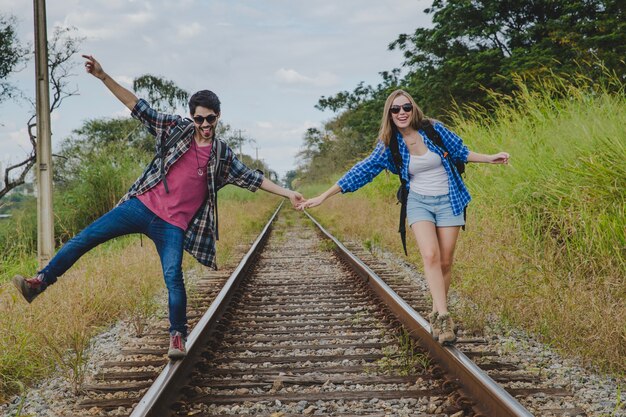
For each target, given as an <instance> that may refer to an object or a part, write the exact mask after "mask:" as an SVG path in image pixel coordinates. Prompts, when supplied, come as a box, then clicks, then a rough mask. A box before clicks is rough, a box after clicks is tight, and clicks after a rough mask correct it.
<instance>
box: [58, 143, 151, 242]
mask: <svg viewBox="0 0 626 417" xmlns="http://www.w3.org/2000/svg"><path fill="white" fill-rule="evenodd" d="M148 158H149V155H148V154H146V153H144V152H141V151H140V150H136V149H133V148H130V149H129V148H128V147H126V146H123V145H121V144H109V145H105V146H103V147H101V148H98V149H96V150H94V151H92V152H89V153H85V154H83V155H81V158H80V162H79V165H78V166H77V168H76V169H75V171H74V172H73V176H72V177H71V179H70V181H68V182H67V183H66V184H65V185H64V186H63V187H61V188H60V189H59V190H58V191H59V192H57V193H55V197H56V198H55V207H56V208H55V211H56V213H57V221H56V223H55V229H56V232H55V235H56V238H57V240H58V241H59V242H63V241H65V240H67V239H68V238H70V237H72V236H73V235H74V234H75V233H77V232H78V231H79V230H81V229H83V228H84V227H85V226H87V225H88V224H89V223H91V222H93V221H94V220H96V219H97V218H98V217H100V216H102V215H103V214H105V213H106V212H108V211H109V210H111V209H112V208H113V207H115V205H116V204H117V203H118V201H119V199H120V198H121V197H122V195H124V194H125V193H126V191H127V190H128V187H129V186H130V185H131V184H132V183H133V182H134V181H135V180H136V179H137V178H138V177H139V175H140V174H141V172H142V170H143V168H144V166H145V165H146V164H147V162H148V160H149V159H148Z"/></svg>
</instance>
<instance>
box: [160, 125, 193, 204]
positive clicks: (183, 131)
mask: <svg viewBox="0 0 626 417" xmlns="http://www.w3.org/2000/svg"><path fill="white" fill-rule="evenodd" d="M190 130H193V121H192V120H190V119H183V120H181V121H180V122H179V123H177V124H176V126H174V127H173V128H172V129H171V130H170V133H169V135H167V138H165V139H164V138H161V146H159V150H158V152H157V156H158V157H159V158H161V181H163V187H165V192H166V193H167V194H169V193H170V190H169V188H168V187H167V180H166V179H165V155H167V151H168V150H169V149H170V148H171V147H172V146H174V145H175V144H176V143H177V142H178V141H179V140H180V139H181V138H183V137H184V136H185V135H187V134H188V133H189V131H190Z"/></svg>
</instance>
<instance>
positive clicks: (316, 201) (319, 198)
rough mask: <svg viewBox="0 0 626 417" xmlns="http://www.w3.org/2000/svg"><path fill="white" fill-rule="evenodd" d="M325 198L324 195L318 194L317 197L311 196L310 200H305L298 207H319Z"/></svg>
mask: <svg viewBox="0 0 626 417" xmlns="http://www.w3.org/2000/svg"><path fill="white" fill-rule="evenodd" d="M324 200H325V198H323V197H322V196H317V197H314V198H310V199H308V200H305V201H303V202H302V203H300V204H299V205H298V206H297V207H296V208H297V209H298V210H304V209H305V208H311V207H317V206H319V205H320V204H322V203H323V202H324Z"/></svg>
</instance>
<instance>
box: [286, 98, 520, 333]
mask: <svg viewBox="0 0 626 417" xmlns="http://www.w3.org/2000/svg"><path fill="white" fill-rule="evenodd" d="M424 123H431V124H432V125H433V127H434V129H435V130H436V131H437V133H438V134H439V136H440V137H441V139H442V141H443V144H444V146H445V147H446V149H447V152H448V153H449V155H448V154H446V153H445V152H444V151H443V150H442V149H441V148H440V147H438V146H436V145H435V144H434V143H433V140H434V138H432V137H428V135H427V133H426V130H429V131H431V132H432V130H431V129H426V130H425V129H423V128H422V127H426V125H425V124H424ZM431 136H433V135H432V133H431ZM392 141H397V144H398V149H399V152H400V155H401V156H402V158H401V159H402V167H401V173H400V174H401V178H402V179H403V180H404V181H405V182H406V187H407V189H408V202H407V220H408V224H409V226H410V227H411V230H413V234H414V235H415V239H416V240H417V246H418V247H419V250H420V254H421V256H422V260H423V262H424V275H425V277H426V281H427V282H428V287H429V289H430V293H431V296H432V299H433V309H432V312H431V313H430V314H429V316H428V318H429V321H430V326H431V333H432V335H433V337H435V339H437V340H438V341H439V342H440V343H442V344H448V343H453V342H454V341H455V340H456V334H455V328H454V327H455V326H454V323H453V321H452V319H451V317H450V314H449V312H448V302H447V295H448V290H449V288H450V276H451V271H452V259H453V255H454V248H455V246H456V241H457V239H458V236H459V229H460V228H461V226H463V225H464V224H465V218H464V214H463V213H464V209H465V206H467V204H468V203H469V202H470V199H471V197H470V195H469V193H468V191H467V188H466V187H465V184H464V183H463V180H462V179H461V176H460V175H459V173H458V172H457V169H456V167H455V166H454V163H451V162H455V161H462V162H485V163H490V164H506V163H508V159H509V154H508V153H506V152H500V153H497V154H494V155H484V154H479V153H476V152H472V151H470V150H469V149H468V148H467V147H466V146H465V145H464V144H463V141H462V140H461V138H459V137H458V136H457V135H455V134H454V133H452V132H451V131H449V130H448V129H447V128H446V127H445V126H444V125H443V124H441V123H440V122H436V121H434V120H429V119H426V118H425V117H424V113H423V112H422V110H421V109H420V108H419V107H418V106H417V104H416V103H415V101H414V100H413V98H412V97H411V96H410V95H409V94H408V93H407V92H405V91H403V90H396V91H394V92H393V93H391V95H389V97H388V98H387V101H386V102H385V108H384V112H383V117H382V122H381V126H380V131H379V139H378V141H377V145H376V148H375V149H374V151H373V152H372V154H371V155H370V156H369V157H367V158H366V159H364V160H363V161H361V162H359V163H357V164H356V165H354V166H353V167H352V168H351V169H350V170H349V171H348V172H347V173H346V174H345V175H344V176H343V177H342V178H341V179H340V180H339V181H338V182H337V183H336V184H335V185H333V186H332V187H330V188H329V189H328V190H326V192H324V193H322V194H320V195H319V196H317V197H315V198H312V199H310V200H307V201H306V202H304V203H301V204H300V205H299V206H298V207H299V208H300V209H302V208H307V207H315V206H318V205H320V204H322V203H323V202H324V201H325V200H326V199H327V198H329V197H331V196H333V195H335V194H337V193H338V192H340V191H341V192H342V193H346V192H352V191H356V190H357V189H359V188H361V187H362V186H364V185H365V184H367V183H369V182H370V181H372V179H373V178H374V177H375V176H376V175H378V174H379V173H380V172H381V171H382V170H383V169H388V170H390V171H392V172H393V173H395V174H397V173H398V170H397V168H396V164H395V163H394V159H393V156H392V153H391V150H390V144H393V143H392ZM451 160H452V161H451Z"/></svg>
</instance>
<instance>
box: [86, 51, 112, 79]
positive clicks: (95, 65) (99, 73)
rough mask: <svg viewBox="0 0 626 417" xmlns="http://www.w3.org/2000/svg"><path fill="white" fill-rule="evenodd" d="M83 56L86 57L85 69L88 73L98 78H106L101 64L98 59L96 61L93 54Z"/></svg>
mask: <svg viewBox="0 0 626 417" xmlns="http://www.w3.org/2000/svg"><path fill="white" fill-rule="evenodd" d="M83 58H85V59H86V61H85V69H86V70H87V72H88V73H89V74H91V75H93V76H94V77H96V78H98V79H99V80H104V79H105V78H106V76H107V75H106V73H105V72H104V70H103V69H102V66H101V65H100V63H99V62H98V61H96V59H95V58H94V57H93V56H91V55H83Z"/></svg>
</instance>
